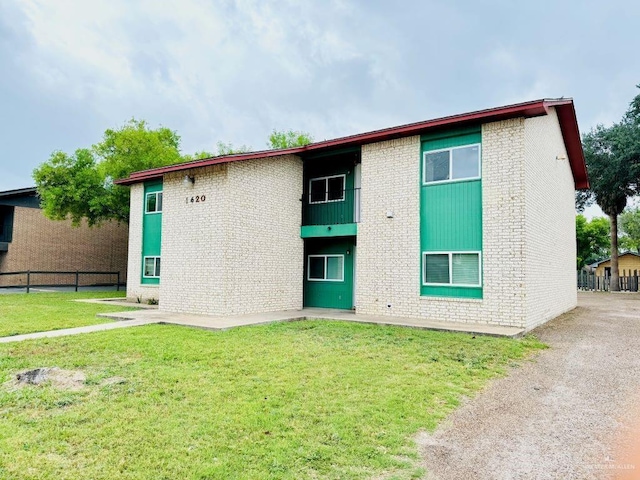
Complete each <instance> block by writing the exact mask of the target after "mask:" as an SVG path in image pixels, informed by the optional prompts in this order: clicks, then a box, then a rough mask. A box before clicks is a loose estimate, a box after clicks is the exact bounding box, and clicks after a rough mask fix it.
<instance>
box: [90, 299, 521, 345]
mask: <svg viewBox="0 0 640 480" xmlns="http://www.w3.org/2000/svg"><path fill="white" fill-rule="evenodd" d="M97 301H98V302H100V300H97ZM98 316H100V317H105V318H111V319H113V320H134V319H136V320H141V319H147V320H151V319H153V320H155V323H161V324H173V325H185V326H190V327H198V328H206V329H210V330H224V329H227V328H234V327H241V326H247V325H260V324H263V323H271V322H290V321H296V320H316V319H322V320H342V321H347V322H359V323H375V324H378V325H395V326H399V327H411V328H421V329H425V330H440V331H447V332H463V333H476V334H480V335H490V336H499V337H512V338H513V337H518V336H520V335H522V333H523V331H524V330H523V329H521V328H518V327H505V326H498V325H483V324H477V323H459V322H438V321H433V320H426V319H423V318H403V317H388V316H373V315H358V314H356V313H354V312H352V311H351V310H335V309H331V308H303V309H301V310H284V311H279V312H266V313H253V314H247V315H234V316H229V317H225V316H210V315H194V314H188V313H173V312H165V311H160V310H145V311H139V310H138V311H135V310H134V311H127V312H116V313H102V314H99V315H98Z"/></svg>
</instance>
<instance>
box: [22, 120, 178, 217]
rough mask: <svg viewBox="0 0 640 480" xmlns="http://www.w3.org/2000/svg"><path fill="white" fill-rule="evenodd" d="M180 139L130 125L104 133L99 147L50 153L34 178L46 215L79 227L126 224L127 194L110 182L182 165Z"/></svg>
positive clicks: (143, 125)
mask: <svg viewBox="0 0 640 480" xmlns="http://www.w3.org/2000/svg"><path fill="white" fill-rule="evenodd" d="M179 146H180V137H179V136H178V134H177V133H176V132H174V131H172V130H170V129H168V128H164V127H160V128H157V129H151V128H149V126H148V125H147V123H146V122H145V121H144V120H135V119H132V120H130V121H129V122H127V123H126V124H125V125H124V126H122V127H120V128H119V129H117V130H112V129H109V130H107V131H105V133H104V137H103V139H102V141H101V142H100V143H97V144H96V145H93V146H92V147H91V148H81V149H78V150H76V151H75V153H74V154H73V155H68V154H66V153H64V152H59V151H57V152H54V153H53V154H52V155H51V157H50V158H49V160H48V161H47V162H45V163H43V164H42V165H40V166H39V167H38V168H36V169H35V170H34V172H33V178H34V180H35V182H36V188H37V190H38V194H39V195H40V199H41V204H42V208H43V210H44V213H45V215H47V216H48V217H49V218H51V219H54V220H64V219H66V218H70V219H71V221H72V222H73V224H74V225H79V224H80V222H81V220H82V219H83V218H85V219H86V220H87V222H88V223H89V225H95V224H99V223H101V222H103V221H105V220H112V219H113V220H117V221H119V222H128V221H129V189H128V188H126V187H121V186H119V185H115V184H114V183H113V181H114V180H115V179H118V178H124V177H127V176H129V174H130V173H131V172H135V171H138V170H147V169H150V168H155V167H163V166H166V165H171V164H174V163H179V162H181V161H182V157H181V155H180V150H179Z"/></svg>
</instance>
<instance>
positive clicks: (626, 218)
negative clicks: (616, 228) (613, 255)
mask: <svg viewBox="0 0 640 480" xmlns="http://www.w3.org/2000/svg"><path fill="white" fill-rule="evenodd" d="M620 230H621V231H622V233H623V236H621V237H620V244H621V245H622V246H623V247H624V248H625V249H626V250H635V251H636V252H638V253H640V208H638V207H636V208H633V209H631V210H628V209H627V210H625V211H624V212H622V214H621V215H620Z"/></svg>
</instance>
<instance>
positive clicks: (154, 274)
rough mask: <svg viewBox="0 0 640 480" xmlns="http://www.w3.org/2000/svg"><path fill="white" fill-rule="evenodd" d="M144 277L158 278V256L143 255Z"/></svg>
mask: <svg viewBox="0 0 640 480" xmlns="http://www.w3.org/2000/svg"><path fill="white" fill-rule="evenodd" d="M143 276H144V277H145V278H160V257H144V275H143Z"/></svg>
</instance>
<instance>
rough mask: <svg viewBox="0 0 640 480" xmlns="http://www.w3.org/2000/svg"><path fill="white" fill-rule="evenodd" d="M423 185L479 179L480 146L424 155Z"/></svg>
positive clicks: (455, 148)
mask: <svg viewBox="0 0 640 480" xmlns="http://www.w3.org/2000/svg"><path fill="white" fill-rule="evenodd" d="M423 169H424V178H423V183H438V182H454V181H456V180H468V179H474V178H480V144H479V143H477V144H474V145H465V146H464V147H453V148H447V149H443V150H435V151H431V152H425V153H424V165H423Z"/></svg>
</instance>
